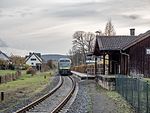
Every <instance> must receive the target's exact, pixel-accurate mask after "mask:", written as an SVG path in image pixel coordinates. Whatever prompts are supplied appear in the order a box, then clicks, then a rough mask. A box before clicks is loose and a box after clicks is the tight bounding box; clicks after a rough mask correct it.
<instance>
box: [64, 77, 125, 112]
mask: <svg viewBox="0 0 150 113" xmlns="http://www.w3.org/2000/svg"><path fill="white" fill-rule="evenodd" d="M78 84H79V91H78V93H77V96H76V99H75V101H74V102H73V104H72V105H71V106H70V109H69V110H68V111H67V113H124V112H123V111H121V110H120V109H118V106H119V105H118V104H117V103H116V102H115V101H113V100H112V99H111V98H110V97H108V96H107V95H106V90H102V89H101V90H100V87H97V85H96V82H95V81H94V80H84V81H78Z"/></svg>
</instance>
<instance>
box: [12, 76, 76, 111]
mask: <svg viewBox="0 0 150 113" xmlns="http://www.w3.org/2000/svg"><path fill="white" fill-rule="evenodd" d="M75 87H76V83H75V81H74V79H73V78H72V77H70V76H65V77H62V76H60V81H59V83H58V85H57V86H56V87H55V88H53V89H52V90H51V91H50V92H49V93H48V94H46V95H44V96H43V97H41V98H39V99H37V100H36V101H34V102H32V103H31V104H29V105H27V106H25V107H23V108H21V109H20V110H18V111H16V112H15V113H33V112H46V113H58V112H59V111H60V110H61V109H62V108H63V106H64V105H65V104H66V103H67V102H68V101H69V99H70V98H71V97H72V94H73V93H74V91H75ZM66 89H67V90H66ZM61 93H66V94H62V96H61V95H60V94H61ZM59 95H60V96H59ZM57 98H60V100H59V99H58V100H59V101H58V100H57ZM55 101H56V102H55ZM55 103H56V105H55ZM41 110H42V111H41Z"/></svg>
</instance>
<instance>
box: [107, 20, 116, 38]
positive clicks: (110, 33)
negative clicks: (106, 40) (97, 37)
mask: <svg viewBox="0 0 150 113" xmlns="http://www.w3.org/2000/svg"><path fill="white" fill-rule="evenodd" d="M105 35H106V36H113V35H116V32H115V29H114V26H113V24H112V22H111V20H109V21H108V22H107V24H106V27H105Z"/></svg>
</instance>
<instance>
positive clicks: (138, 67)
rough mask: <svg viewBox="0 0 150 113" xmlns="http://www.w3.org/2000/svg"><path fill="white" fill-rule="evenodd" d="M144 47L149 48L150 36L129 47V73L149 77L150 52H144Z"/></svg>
mask: <svg viewBox="0 0 150 113" xmlns="http://www.w3.org/2000/svg"><path fill="white" fill-rule="evenodd" d="M146 49H150V37H148V38H146V39H144V40H143V41H141V42H139V43H137V44H136V45H134V46H132V47H130V48H129V49H128V52H129V54H130V67H129V68H130V74H132V75H135V76H136V75H139V74H144V76H145V77H150V54H146Z"/></svg>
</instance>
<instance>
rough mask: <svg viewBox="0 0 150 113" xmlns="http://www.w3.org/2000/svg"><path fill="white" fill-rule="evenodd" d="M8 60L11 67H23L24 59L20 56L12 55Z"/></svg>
mask: <svg viewBox="0 0 150 113" xmlns="http://www.w3.org/2000/svg"><path fill="white" fill-rule="evenodd" d="M10 59H11V62H12V65H14V66H15V67H16V68H21V67H23V65H24V63H25V58H24V57H21V56H15V55H12V56H11V57H10Z"/></svg>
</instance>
